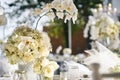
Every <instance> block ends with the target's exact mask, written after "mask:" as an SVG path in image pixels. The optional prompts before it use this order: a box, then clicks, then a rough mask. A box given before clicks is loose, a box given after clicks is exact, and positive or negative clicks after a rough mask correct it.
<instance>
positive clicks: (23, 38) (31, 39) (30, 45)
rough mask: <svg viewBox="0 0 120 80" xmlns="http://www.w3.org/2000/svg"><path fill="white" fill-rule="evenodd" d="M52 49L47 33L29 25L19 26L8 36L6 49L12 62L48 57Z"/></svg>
mask: <svg viewBox="0 0 120 80" xmlns="http://www.w3.org/2000/svg"><path fill="white" fill-rule="evenodd" d="M51 50H52V47H51V43H50V39H49V37H48V35H47V34H46V33H42V32H39V31H37V30H33V29H32V28H29V27H28V26H21V27H18V28H17V29H16V30H15V31H14V32H13V34H12V35H11V36H10V37H8V40H7V42H6V43H5V46H4V51H5V53H6V56H7V57H8V59H9V61H10V63H11V64H16V63H19V62H21V61H22V62H25V63H28V62H32V61H34V60H35V59H36V58H40V57H43V56H44V57H46V56H48V55H49V52H50V51H51Z"/></svg>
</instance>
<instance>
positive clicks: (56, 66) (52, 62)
mask: <svg viewBox="0 0 120 80" xmlns="http://www.w3.org/2000/svg"><path fill="white" fill-rule="evenodd" d="M50 65H52V66H53V67H54V71H55V70H57V69H58V68H59V65H58V64H57V63H56V62H55V61H50Z"/></svg>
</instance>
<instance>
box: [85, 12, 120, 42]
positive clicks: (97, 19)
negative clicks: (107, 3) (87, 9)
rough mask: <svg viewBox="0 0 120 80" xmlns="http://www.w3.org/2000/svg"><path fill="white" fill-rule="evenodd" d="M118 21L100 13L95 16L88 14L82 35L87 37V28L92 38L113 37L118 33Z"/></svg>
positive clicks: (119, 24)
mask: <svg viewBox="0 0 120 80" xmlns="http://www.w3.org/2000/svg"><path fill="white" fill-rule="evenodd" d="M119 26H120V23H119V22H115V21H114V20H113V19H112V18H111V17H110V16H109V15H107V14H106V13H102V14H100V15H96V16H89V21H88V23H87V24H86V28H85V30H84V37H88V29H90V35H91V37H90V38H91V39H92V40H97V39H101V38H106V37H110V38H115V36H116V35H118V34H119Z"/></svg>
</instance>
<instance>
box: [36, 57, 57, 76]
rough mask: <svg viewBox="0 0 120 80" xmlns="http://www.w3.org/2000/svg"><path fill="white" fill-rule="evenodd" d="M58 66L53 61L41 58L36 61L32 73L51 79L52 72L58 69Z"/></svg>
mask: <svg viewBox="0 0 120 80" xmlns="http://www.w3.org/2000/svg"><path fill="white" fill-rule="evenodd" d="M58 67H59V66H58V64H57V63H56V62H55V61H49V60H48V59H47V58H45V57H42V58H39V59H38V60H37V62H36V63H35V65H34V72H35V73H37V74H42V75H43V76H44V77H45V78H51V77H53V75H54V71H55V70H56V69H58Z"/></svg>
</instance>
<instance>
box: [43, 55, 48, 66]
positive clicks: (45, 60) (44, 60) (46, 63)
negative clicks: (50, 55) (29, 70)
mask: <svg viewBox="0 0 120 80" xmlns="http://www.w3.org/2000/svg"><path fill="white" fill-rule="evenodd" d="M48 64H49V60H48V59H47V58H45V57H44V58H42V62H41V66H42V67H45V66H46V65H48Z"/></svg>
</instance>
